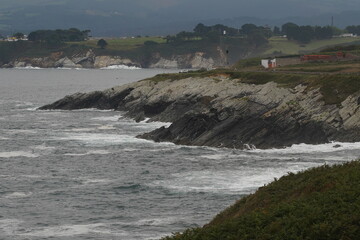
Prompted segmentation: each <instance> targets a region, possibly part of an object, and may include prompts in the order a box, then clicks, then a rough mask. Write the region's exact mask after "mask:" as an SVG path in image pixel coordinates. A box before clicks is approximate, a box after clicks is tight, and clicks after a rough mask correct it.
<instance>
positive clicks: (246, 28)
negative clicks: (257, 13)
mask: <svg viewBox="0 0 360 240" xmlns="http://www.w3.org/2000/svg"><path fill="white" fill-rule="evenodd" d="M257 28H258V27H257V26H256V25H255V24H252V23H247V24H244V25H242V26H241V31H242V33H243V34H245V35H248V34H250V33H251V32H253V31H255V30H256V29H257Z"/></svg>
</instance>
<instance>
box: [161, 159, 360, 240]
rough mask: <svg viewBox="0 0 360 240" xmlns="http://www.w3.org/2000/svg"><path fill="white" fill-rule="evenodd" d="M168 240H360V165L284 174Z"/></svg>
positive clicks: (167, 239)
mask: <svg viewBox="0 0 360 240" xmlns="http://www.w3.org/2000/svg"><path fill="white" fill-rule="evenodd" d="M164 239H166V240H190V239H191V240H222V239H226V240H233V239H234V240H235V239H292V240H296V239H299V240H300V239H317V240H320V239H344V240H345V239H349V240H350V239H360V162H359V161H355V162H351V163H346V164H344V165H338V166H333V167H329V166H322V167H319V168H314V169H311V170H307V171H305V172H301V173H298V174H292V173H290V174H288V175H287V176H284V177H282V178H280V179H279V180H275V181H274V182H272V183H270V184H269V185H267V186H264V187H261V188H260V189H259V190H258V191H257V192H256V193H255V194H252V195H249V196H247V197H245V198H243V199H241V200H240V201H238V202H237V203H235V204H234V205H233V206H231V207H229V208H228V209H226V210H225V211H223V212H222V213H220V214H219V215H217V216H216V217H215V218H214V219H213V220H212V221H211V222H210V223H209V224H208V225H206V226H204V227H203V228H196V229H189V230H186V231H185V232H184V233H183V234H179V233H177V234H174V235H173V236H172V237H167V238H164Z"/></svg>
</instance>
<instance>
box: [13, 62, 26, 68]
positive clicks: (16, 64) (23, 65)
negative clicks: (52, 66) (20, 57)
mask: <svg viewBox="0 0 360 240" xmlns="http://www.w3.org/2000/svg"><path fill="white" fill-rule="evenodd" d="M26 65H27V64H26V62H18V61H15V62H14V67H26Z"/></svg>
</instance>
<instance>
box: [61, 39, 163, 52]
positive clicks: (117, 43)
mask: <svg viewBox="0 0 360 240" xmlns="http://www.w3.org/2000/svg"><path fill="white" fill-rule="evenodd" d="M104 39H105V40H106V42H107V43H108V46H107V47H106V49H108V50H115V51H126V50H132V49H134V48H137V47H141V46H143V45H144V43H145V42H146V41H153V42H157V43H165V42H166V40H165V39H163V38H161V37H139V38H138V37H135V38H104ZM98 40H99V39H91V40H88V41H85V42H68V43H67V44H68V45H73V44H78V45H85V46H87V47H91V48H99V47H98V46H97V45H96V44H97V42H98Z"/></svg>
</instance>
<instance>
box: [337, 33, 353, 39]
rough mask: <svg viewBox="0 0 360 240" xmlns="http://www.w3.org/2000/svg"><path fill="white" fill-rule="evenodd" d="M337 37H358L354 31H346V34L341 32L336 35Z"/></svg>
mask: <svg viewBox="0 0 360 240" xmlns="http://www.w3.org/2000/svg"><path fill="white" fill-rule="evenodd" d="M335 37H339V38H346V37H357V35H356V34H353V33H344V34H341V35H338V36H335Z"/></svg>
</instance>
